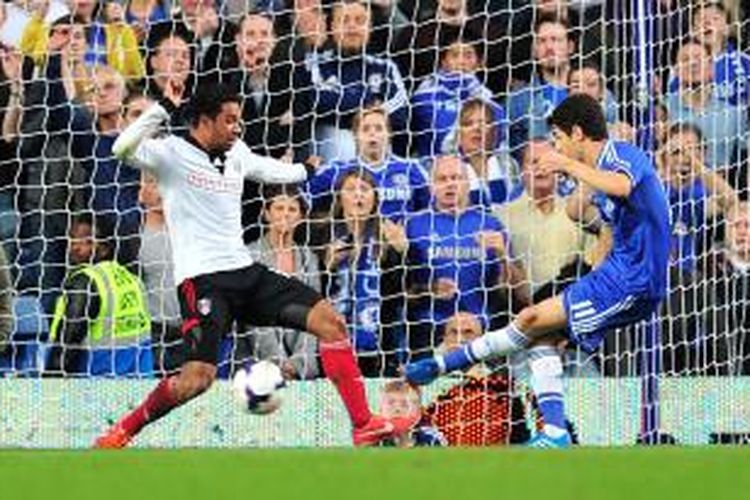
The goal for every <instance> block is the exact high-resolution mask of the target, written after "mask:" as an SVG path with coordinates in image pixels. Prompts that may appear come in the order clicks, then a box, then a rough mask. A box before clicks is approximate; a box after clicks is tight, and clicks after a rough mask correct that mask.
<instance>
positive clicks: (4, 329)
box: [0, 0, 750, 379]
mask: <svg viewBox="0 0 750 500" xmlns="http://www.w3.org/2000/svg"><path fill="white" fill-rule="evenodd" d="M620 3H625V4H626V3H627V2H620ZM610 4H619V3H618V2H603V1H595V0H592V1H580V2H569V1H568V0H536V1H534V0H487V1H472V0H423V1H415V0H372V1H370V2H366V1H364V0H332V1H327V0H247V1H245V0H242V1H240V0H225V1H215V0H175V1H174V2H172V3H169V2H167V1H161V0H130V1H128V2H120V1H97V0H67V1H65V0H15V1H12V2H5V3H3V4H2V6H0V25H1V26H2V27H1V28H0V41H1V42H2V47H1V49H0V51H1V52H0V62H1V63H2V64H1V71H0V73H1V75H2V80H1V81H0V110H1V114H2V137H0V242H1V243H2V245H1V246H0V376H3V375H39V374H43V375H44V376H130V375H139V376H159V375H160V374H164V373H167V372H170V371H172V370H175V369H176V368H177V367H178V366H179V365H180V362H181V356H182V350H181V331H180V306H179V304H178V300H177V294H176V287H177V285H179V284H178V283H175V279H174V276H173V272H172V269H171V249H170V247H169V242H168V238H167V232H166V231H167V229H166V224H165V217H164V213H163V211H162V209H161V199H160V193H159V192H158V189H157V187H156V184H155V181H154V179H153V178H152V177H151V176H150V175H149V174H148V173H144V174H143V175H141V173H140V172H139V171H138V170H135V169H132V168H130V167H128V166H126V165H124V164H122V163H121V162H120V161H118V160H117V159H116V158H115V157H114V156H113V154H112V145H113V143H114V141H115V140H116V138H117V137H118V134H119V132H120V131H121V130H122V129H123V128H124V127H125V126H127V125H128V124H129V123H132V122H133V121H134V120H135V119H136V118H137V117H138V116H139V115H140V114H141V113H142V112H143V111H144V109H146V108H148V106H150V105H151V103H153V102H159V103H161V104H162V105H163V106H165V107H166V108H167V109H168V111H169V113H170V116H171V122H170V123H169V124H168V127H169V129H170V130H171V131H173V132H174V131H177V132H179V131H180V130H185V129H186V127H187V125H188V123H189V121H190V119H191V114H190V111H191V110H190V96H191V93H192V92H193V90H194V89H195V88H196V86H197V85H201V84H207V83H213V82H224V83H228V84H229V85H231V86H232V87H233V88H234V89H235V90H236V91H237V92H239V93H240V94H241V95H242V96H243V101H244V102H243V108H242V109H243V120H244V131H243V135H242V140H243V141H245V142H246V143H247V145H248V146H249V147H250V148H251V149H252V150H253V151H254V152H256V153H258V154H262V155H269V156H273V157H276V158H283V159H285V160H288V161H290V162H292V161H297V162H299V161H303V160H309V159H311V158H314V159H315V161H316V163H319V166H318V169H317V174H316V175H315V177H313V178H312V179H311V180H310V181H309V182H308V183H306V184H304V185H296V186H291V185H284V186H262V185H259V184H258V183H254V182H250V181H248V182H246V184H245V186H244V195H243V223H244V226H245V234H244V235H243V237H244V239H245V242H246V243H247V245H248V251H249V252H251V253H252V255H253V256H254V258H255V259H256V260H257V261H259V262H262V263H264V264H266V265H268V266H269V267H271V268H274V269H276V270H278V271H281V272H283V273H287V274H291V275H294V276H296V277H298V278H300V279H301V280H303V281H304V282H305V283H306V284H308V285H310V286H312V287H313V288H315V289H317V290H320V291H321V292H322V293H323V294H324V295H325V296H327V297H329V298H330V299H331V300H332V301H333V303H334V304H335V306H336V308H337V310H338V311H339V312H340V313H341V314H342V315H343V316H344V318H345V319H346V323H347V325H348V327H349V331H350V334H351V337H352V340H353V343H354V346H355V348H356V350H357V355H358V361H359V364H360V367H361V369H362V372H363V373H364V374H365V375H366V376H371V377H375V376H396V375H397V374H398V369H399V367H400V366H401V365H403V363H404V362H406V361H407V360H415V359H419V358H420V357H424V356H429V355H431V354H432V353H433V352H434V351H435V350H440V349H444V348H445V345H446V340H447V338H448V337H451V338H452V339H453V340H452V341H453V342H460V341H461V339H463V340H468V339H470V338H473V336H477V335H479V334H481V332H482V331H485V330H486V329H488V328H498V327H501V326H504V325H505V324H506V323H507V322H508V320H509V318H510V317H511V316H512V314H513V313H514V312H517V311H518V310H519V309H520V308H522V307H523V306H524V305H526V304H529V303H532V302H535V301H539V300H540V299H542V298H545V297H549V296H552V295H553V294H556V293H558V292H559V291H560V290H561V289H562V288H563V287H564V286H565V285H566V284H568V283H570V282H571V281H572V280H573V279H575V278H576V277H578V276H580V275H582V274H583V273H586V272H588V271H589V270H590V269H592V268H593V267H595V266H596V265H597V264H598V263H599V262H601V260H602V259H603V257H604V256H605V255H606V252H607V251H608V248H609V247H608V245H609V239H610V238H611V233H610V232H609V230H608V228H607V226H606V223H603V222H602V221H600V220H596V218H595V220H594V221H593V222H590V223H588V224H585V225H584V224H581V223H579V222H576V221H577V220H578V219H581V217H580V215H581V214H577V213H575V212H576V211H575V207H576V206H577V205H576V200H575V199H573V198H571V193H572V192H573V189H574V187H575V186H572V185H571V184H572V182H571V180H570V179H566V178H564V177H561V176H555V175H553V174H545V173H542V172H540V171H537V170H535V164H536V158H537V157H538V155H539V154H540V153H541V152H542V151H544V150H545V148H551V147H553V144H552V142H551V139H550V137H549V132H550V130H549V127H548V124H547V121H546V119H547V117H548V116H549V114H550V113H551V111H552V110H553V109H554V108H555V106H556V105H557V104H558V103H560V102H561V101H562V100H563V99H564V98H565V97H566V96H567V95H569V94H570V93H586V94H589V95H591V96H593V97H594V98H596V99H597V100H599V101H600V102H601V105H602V107H603V109H604V112H605V115H606V117H607V120H608V122H609V125H610V136H611V138H613V139H618V140H626V141H636V139H637V135H638V134H637V131H636V129H635V128H634V127H633V125H634V123H635V121H634V117H635V115H636V113H638V112H639V109H638V107H637V106H635V104H636V103H637V99H638V95H637V94H636V93H635V92H634V90H633V89H634V88H635V80H634V77H635V74H634V71H633V67H632V64H631V62H632V60H633V59H634V50H633V48H632V46H633V42H632V40H631V39H630V38H629V35H627V33H628V31H627V29H625V28H626V26H625V25H627V24H628V19H631V18H630V17H628V16H629V13H628V12H626V11H622V12H620V11H619V10H618V8H616V6H614V5H610ZM655 4H656V6H655V8H656V19H655V28H656V31H655V36H656V43H655V45H654V47H653V52H654V56H655V61H656V63H655V64H656V71H655V72H654V74H653V75H652V76H653V87H652V88H651V89H650V95H649V98H650V99H651V100H652V102H653V104H654V106H653V109H654V111H655V116H654V127H653V138H654V142H655V147H654V151H655V160H656V161H655V165H656V168H658V169H659V173H660V175H661V176H662V179H663V181H664V186H665V189H666V193H667V196H668V197H669V202H670V206H671V209H672V219H673V220H672V226H673V234H672V265H671V267H670V271H671V296H670V300H669V301H668V302H667V303H665V305H664V315H663V318H664V319H663V320H662V322H661V323H662V327H663V328H662V345H663V349H664V370H665V371H666V372H668V373H672V374H711V375H717V374H730V373H732V374H739V373H748V372H750V357H749V356H750V350H749V349H750V338H746V335H745V331H746V330H745V328H746V326H750V325H749V324H748V321H750V318H747V317H746V316H747V315H746V314H745V313H746V311H748V312H750V309H748V306H749V305H750V303H748V300H750V286H748V285H750V280H749V279H748V276H750V275H748V272H750V214H749V213H748V210H747V207H746V205H745V199H746V197H747V161H748V159H747V149H748V147H747V140H748V132H749V131H748V123H747V120H748V113H747V109H748V106H747V105H748V102H749V101H750V55H749V54H745V53H744V52H742V50H741V47H744V46H746V44H745V43H743V40H744V36H745V35H747V33H744V32H743V31H742V30H741V29H740V27H743V26H744V23H742V18H741V17H738V13H737V9H736V8H735V7H736V5H734V2H728V3H721V2H701V1H699V0H693V1H690V0H659V1H658V2H655ZM725 4H726V5H725ZM626 10H627V9H626ZM196 182H199V180H196ZM206 187H207V188H209V189H217V190H220V189H223V187H222V186H221V185H220V184H217V185H213V186H206ZM592 196H596V194H593V195H592ZM195 237H196V238H199V237H200V235H195ZM227 333H228V334H231V335H228V336H227V339H226V341H225V344H224V347H223V350H224V353H223V359H224V360H225V361H224V362H223V363H222V364H221V367H220V373H222V374H223V376H228V375H229V374H230V373H231V372H232V370H233V368H234V367H236V366H238V365H239V364H241V363H242V362H243V361H244V360H246V359H251V358H253V359H272V360H274V361H277V362H278V363H279V364H280V366H281V367H282V369H283V371H284V374H285V375H286V376H287V377H289V378H291V379H313V378H317V377H320V376H322V373H321V366H320V364H319V361H318V356H317V346H316V341H315V339H314V338H313V337H312V336H311V335H309V334H306V333H304V332H300V331H296V330H288V329H281V328H247V327H245V326H244V325H241V324H238V325H236V326H235V328H234V331H233V332H227ZM638 335H639V334H638V331H637V329H636V330H634V331H633V332H632V333H631V334H630V335H624V336H620V337H618V341H617V342H610V343H608V344H607V345H606V346H605V348H604V350H603V352H601V353H585V352H582V351H580V350H579V349H576V347H575V346H567V347H566V346H560V349H561V353H565V356H566V358H567V359H568V361H569V363H568V365H569V369H570V370H572V371H575V372H576V373H579V374H594V373H604V374H607V375H618V376H619V375H632V374H635V373H637V366H638V364H637V363H636V362H635V361H636V358H637V357H636V356H635V353H636V351H637V350H638V345H639V336H638ZM456 339H458V340H456Z"/></svg>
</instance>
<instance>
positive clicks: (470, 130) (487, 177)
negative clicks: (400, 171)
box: [450, 99, 523, 208]
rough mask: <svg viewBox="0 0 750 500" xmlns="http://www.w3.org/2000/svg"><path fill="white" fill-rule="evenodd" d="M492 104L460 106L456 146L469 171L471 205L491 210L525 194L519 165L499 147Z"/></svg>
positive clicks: (472, 102) (478, 102) (474, 102)
mask: <svg viewBox="0 0 750 500" xmlns="http://www.w3.org/2000/svg"><path fill="white" fill-rule="evenodd" d="M494 111H495V110H494V108H493V106H492V104H490V103H488V102H487V101H485V100H483V99H471V100H469V101H467V102H466V103H464V105H463V106H461V113H460V115H459V118H458V124H457V125H458V126H457V129H458V130H457V132H456V134H455V135H456V143H457V144H456V147H455V148H450V149H452V150H457V151H458V153H459V154H460V155H461V157H462V158H463V160H464V162H465V163H466V164H467V165H468V166H469V167H470V168H468V169H467V174H468V176H469V185H470V191H471V192H470V197H471V203H472V204H474V205H483V206H485V207H487V208H489V207H490V206H491V205H493V204H502V203H506V202H508V201H511V200H513V199H515V198H517V197H518V196H519V195H520V194H521V192H522V191H523V185H522V183H521V174H520V171H519V168H518V163H516V161H515V160H514V159H513V157H512V156H511V155H510V154H508V151H507V148H506V145H505V144H500V145H499V146H498V137H499V135H500V127H501V124H499V123H498V122H497V121H496V118H497V117H496V114H495V112H494Z"/></svg>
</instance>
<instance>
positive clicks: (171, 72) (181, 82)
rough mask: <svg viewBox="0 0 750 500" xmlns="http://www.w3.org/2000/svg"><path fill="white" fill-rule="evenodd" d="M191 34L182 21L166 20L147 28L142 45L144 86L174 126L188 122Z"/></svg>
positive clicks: (192, 65) (191, 64) (193, 69)
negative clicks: (145, 74) (145, 52)
mask: <svg viewBox="0 0 750 500" xmlns="http://www.w3.org/2000/svg"><path fill="white" fill-rule="evenodd" d="M192 43H193V37H192V35H191V34H190V32H189V31H188V30H187V28H185V27H184V26H183V25H182V24H179V23H173V22H167V23H160V24H157V25H154V26H152V27H151V29H149V32H148V38H147V41H146V47H147V49H148V53H149V56H148V58H147V60H146V72H147V77H148V78H147V80H146V89H147V93H148V95H149V97H151V98H152V99H153V100H154V101H158V102H160V103H161V104H162V105H163V106H166V108H165V109H167V111H169V113H170V115H171V118H170V122H171V124H172V126H174V127H178V128H180V127H185V126H186V125H187V123H188V121H189V120H188V117H187V109H186V104H187V100H188V98H189V96H190V93H191V89H192V86H193V82H194V81H195V76H196V74H195V66H194V64H193V53H192V50H191V44H192Z"/></svg>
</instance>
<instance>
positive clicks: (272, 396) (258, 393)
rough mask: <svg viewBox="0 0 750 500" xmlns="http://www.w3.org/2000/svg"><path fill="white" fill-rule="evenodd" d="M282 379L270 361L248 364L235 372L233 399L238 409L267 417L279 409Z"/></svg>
mask: <svg viewBox="0 0 750 500" xmlns="http://www.w3.org/2000/svg"><path fill="white" fill-rule="evenodd" d="M284 385H285V384H284V377H283V375H282V374H281V370H280V369H279V367H278V366H276V365H275V364H273V363H271V362H270V361H258V362H257V363H248V364H247V365H245V366H244V367H243V368H240V369H239V370H237V373H235V375H234V379H233V381H232V387H233V388H234V394H235V398H236V399H237V401H238V402H239V404H240V407H241V408H242V409H243V410H244V411H247V412H250V413H252V414H254V415H268V414H269V413H273V412H275V411H276V410H278V409H279V407H280V406H281V396H280V395H279V389H281V388H282V387H284Z"/></svg>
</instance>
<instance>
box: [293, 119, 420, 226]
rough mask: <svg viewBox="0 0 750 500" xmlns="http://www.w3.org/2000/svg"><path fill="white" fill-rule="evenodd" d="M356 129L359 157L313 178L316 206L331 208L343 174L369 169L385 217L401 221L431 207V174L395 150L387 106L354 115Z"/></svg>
mask: <svg viewBox="0 0 750 500" xmlns="http://www.w3.org/2000/svg"><path fill="white" fill-rule="evenodd" d="M352 131H353V132H354V140H355V144H356V150H357V158H356V159H353V160H350V161H334V162H331V163H329V164H328V165H326V166H324V167H323V168H321V169H320V170H319V171H318V172H317V174H316V175H315V177H313V178H312V179H310V181H309V183H308V191H309V193H310V195H311V197H312V201H313V207H314V208H315V209H316V210H318V211H324V209H325V208H326V207H331V206H332V201H333V194H334V187H335V186H336V184H337V183H338V182H339V179H340V178H341V176H342V175H343V174H345V173H347V172H350V171H360V170H365V171H367V172H369V173H370V174H371V175H372V177H373V178H374V179H375V182H376V185H377V190H378V199H379V201H380V206H379V207H378V213H379V214H380V215H381V216H383V217H387V218H389V219H392V220H393V221H396V222H398V221H403V219H404V218H405V217H406V215H407V214H414V213H417V212H419V211H421V210H424V209H425V208H427V206H428V204H429V200H430V190H429V186H428V184H429V180H428V178H427V173H426V172H425V170H424V169H423V168H422V166H421V165H420V164H419V163H418V162H417V161H414V160H407V159H404V158H401V157H399V156H396V155H395V154H393V153H392V152H391V145H390V137H391V129H390V125H389V122H388V114H387V112H386V111H385V109H384V108H383V107H382V106H378V105H375V106H369V107H366V108H363V109H362V110H360V111H359V112H358V113H357V114H356V115H355V116H354V119H353V122H352Z"/></svg>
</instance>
